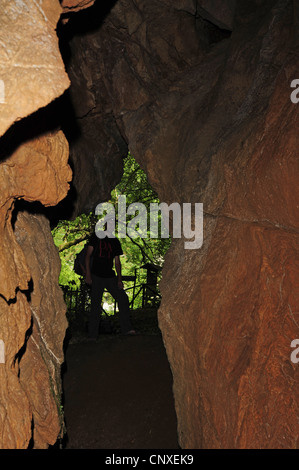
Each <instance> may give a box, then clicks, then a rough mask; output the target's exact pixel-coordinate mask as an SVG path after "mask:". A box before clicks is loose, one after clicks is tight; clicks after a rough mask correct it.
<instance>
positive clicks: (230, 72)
mask: <svg viewBox="0 0 299 470" xmlns="http://www.w3.org/2000/svg"><path fill="white" fill-rule="evenodd" d="M29 3H30V4H29ZM89 3H92V2H88V1H87V2H85V1H83V2H78V1H74V2H73V1H71V2H67V1H65V2H64V4H63V6H64V8H65V10H64V12H66V13H67V11H68V10H70V9H71V8H73V7H74V8H75V9H78V8H80V7H86V6H88V4H89ZM219 5H220V6H219ZM4 11H5V15H3V19H2V24H1V31H4V33H5V34H4V33H1V41H2V42H1V44H2V43H3V41H5V44H7V45H8V46H7V47H6V48H5V49H4V53H3V56H2V62H1V64H0V71H1V73H0V79H1V80H2V82H0V92H1V95H0V101H1V103H0V106H1V117H0V124H1V125H0V131H1V134H3V133H4V132H5V131H7V129H8V128H9V126H11V125H12V124H13V123H14V122H16V121H17V120H19V119H21V118H23V117H25V116H28V115H29V114H30V113H32V112H34V111H35V110H37V109H38V108H41V107H43V106H45V105H47V104H48V103H50V102H51V101H52V100H53V99H55V98H56V97H58V96H60V95H61V94H62V93H63V92H64V90H65V89H66V88H67V86H68V83H69V81H68V78H67V75H66V73H65V70H64V66H63V62H62V60H61V57H60V55H59V50H58V41H57V37H56V34H55V31H54V30H55V27H56V22H57V20H58V17H59V15H60V13H61V11H62V9H61V7H60V5H59V3H58V1H56V2H50V0H43V1H42V2H25V1H18V2H16V1H13V2H11V1H10V2H5V8H4ZM71 16H72V17H70V16H69V21H68V22H67V24H66V25H65V26H64V28H65V29H63V28H62V29H61V31H60V39H61V41H62V43H63V35H64V37H65V42H66V44H64V47H65V48H64V53H63V56H64V60H65V63H66V66H67V72H68V74H69V78H70V79H71V82H72V87H71V90H70V94H69V97H70V99H71V101H72V106H73V107H74V111H75V117H76V126H75V127H74V128H73V129H72V130H73V132H70V127H69V128H68V132H66V133H67V136H68V140H69V144H70V154H71V165H72V167H73V171H74V180H73V185H74V190H75V192H77V200H76V202H75V206H74V214H73V215H76V214H77V213H79V212H80V211H83V210H90V209H91V208H93V207H94V206H95V205H96V204H97V203H98V202H100V201H101V200H102V199H103V198H105V197H106V195H107V194H109V191H110V189H112V187H113V185H114V184H115V183H116V182H117V179H118V177H119V176H120V173H121V157H122V156H124V155H125V153H126V151H127V148H129V149H130V151H131V152H132V154H133V155H134V156H135V158H136V159H137V160H138V161H139V162H140V164H141V166H142V167H143V168H145V169H146V171H147V173H148V175H149V179H150V182H151V183H152V185H153V187H154V188H155V189H156V190H157V192H158V194H159V196H160V199H161V200H162V201H165V202H168V203H171V202H181V203H183V202H192V203H194V202H202V203H203V204H204V214H205V215H204V243H203V247H202V248H201V249H200V250H186V249H184V240H179V239H175V240H174V241H173V244H172V247H171V249H170V251H169V253H168V255H167V259H166V263H165V268H164V270H163V280H162V283H161V291H162V296H163V301H162V305H161V308H160V311H159V322H160V326H161V330H162V333H163V339H164V343H165V346H166V351H167V355H168V359H169V362H170V366H171V369H172V373H173V378H174V385H173V390H174V397H175V406H176V413H177V418H178V438H179V443H180V446H181V447H182V448H297V447H298V438H299V425H298V420H297V416H298V393H297V388H298V379H299V372H298V371H299V368H298V365H297V364H293V363H292V362H291V360H290V354H291V348H290V343H291V341H292V340H293V339H295V338H297V337H298V336H299V330H298V325H299V318H298V316H299V313H298V301H299V299H298V296H299V289H298V278H299V252H298V249H299V243H298V241H299V239H298V220H299V217H298V216H299V205H298V196H299V194H298V177H299V164H298V162H299V160H298V155H297V152H298V132H297V129H298V109H299V108H298V106H299V105H297V106H296V105H294V104H293V103H292V102H291V101H290V92H291V89H290V83H291V81H292V80H293V79H295V78H298V77H297V76H296V74H297V72H298V19H299V16H298V6H297V3H296V2H295V1H294V2H293V1H292V0H269V1H267V2H260V1H259V0H255V1H252V0H250V1H244V2H234V1H233V0H225V1H223V2H219V1H218V0H211V1H206V0H200V1H198V2H193V1H189V0H176V1H174V2H170V1H169V0H159V1H158V0H153V1H152V2H145V1H141V0H134V1H133V0H119V1H118V2H116V4H115V5H114V7H113V8H112V9H111V10H109V8H108V7H107V5H104V4H103V2H97V3H95V5H94V6H91V7H90V8H88V9H85V10H84V12H82V13H80V15H78V17H77V19H76V15H71ZM76 31H77V35H76V34H75V32H76ZM3 34H4V35H3ZM62 43H61V44H60V46H61V47H62V46H63V44H62ZM36 46H38V47H36ZM1 47H2V45H1ZM62 48H63V47H62ZM68 48H69V51H67V49H68ZM45 111H46V114H47V109H46V110H45ZM23 121H24V120H23ZM23 121H22V122H23ZM25 121H26V120H25ZM27 122H28V121H27ZM29 122H30V121H29ZM34 122H36V121H33V122H31V124H33V123H34ZM25 124H26V122H25ZM69 124H71V123H69ZM26 129H27V131H28V129H29V130H30V132H29V133H28V135H27V134H26ZM21 131H22V132H23V133H22V132H21ZM24 132H25V133H24ZM67 157H68V143H67V141H66V139H65V137H64V135H63V133H62V132H61V131H57V129H56V127H55V126H54V128H53V129H51V130H50V129H49V127H48V128H46V129H44V130H43V132H38V131H37V129H35V128H34V127H31V129H30V128H28V125H27V127H26V125H25V126H24V128H23V127H22V126H20V127H19V126H18V125H15V126H13V127H10V129H9V131H8V132H6V134H5V135H4V137H3V138H2V139H1V164H0V178H1V188H2V191H1V211H0V237H1V240H2V246H3V252H4V253H5V254H6V256H5V257H2V259H1V263H2V264H1V271H0V276H1V278H0V279H1V291H0V293H1V296H0V303H1V309H0V312H1V313H0V316H1V319H0V339H1V340H2V341H4V345H5V362H4V363H1V364H0V374H1V384H2V386H1V392H0V393H1V407H0V429H1V442H0V446H1V447H2V448H26V447H28V446H29V445H33V446H34V447H37V448H44V447H47V446H48V444H52V443H54V442H55V440H56V438H57V436H59V433H60V430H61V427H62V426H63V423H62V420H61V414H60V411H61V409H60V403H59V396H60V379H59V368H60V364H61V361H62V360H63V357H62V342H63V336H64V332H65V328H66V323H65V315H64V313H65V311H64V309H65V307H64V304H63V301H62V294H61V292H60V290H59V288H58V273H59V259H58V255H57V252H56V250H55V248H54V246H53V242H52V240H51V235H50V228H49V225H48V222H47V221H46V220H45V218H44V217H43V216H41V215H38V214H35V215H33V214H30V215H29V212H20V211H18V212H17V213H16V212H15V213H14V219H13V218H12V216H13V208H14V206H15V201H16V200H17V199H19V198H23V199H25V200H27V201H31V202H32V201H36V200H38V201H40V202H41V203H42V204H44V205H55V204H57V202H58V201H59V200H61V199H63V198H64V197H65V195H66V193H67V190H68V181H69V180H70V178H71V174H70V169H69V167H68V165H67Z"/></svg>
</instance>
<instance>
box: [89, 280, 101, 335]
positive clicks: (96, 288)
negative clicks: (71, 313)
mask: <svg viewBox="0 0 299 470" xmlns="http://www.w3.org/2000/svg"><path fill="white" fill-rule="evenodd" d="M103 291H104V284H103V280H102V279H101V278H100V277H97V276H93V275H92V284H91V308H90V314H89V322H88V336H89V338H92V339H96V338H97V336H98V332H99V326H100V315H101V304H102V296H103Z"/></svg>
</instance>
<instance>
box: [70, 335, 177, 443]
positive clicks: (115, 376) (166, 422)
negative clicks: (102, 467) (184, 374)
mask: <svg viewBox="0 0 299 470" xmlns="http://www.w3.org/2000/svg"><path fill="white" fill-rule="evenodd" d="M63 387H64V411H65V420H66V427H67V440H66V444H65V447H66V448H67V449H178V448H179V445H178V442H177V422H176V415H175V411H174V402H173V394H172V374H171V370H170V367H169V363H168V360H167V356H166V352H165V348H164V344H163V341H162V338H161V336H160V335H153V334H152V335H145V334H141V335H138V336H134V337H123V336H120V335H100V337H99V339H98V340H97V341H96V342H87V341H84V340H83V341H81V342H77V343H73V344H69V345H68V347H67V350H66V371H65V373H64V375H63Z"/></svg>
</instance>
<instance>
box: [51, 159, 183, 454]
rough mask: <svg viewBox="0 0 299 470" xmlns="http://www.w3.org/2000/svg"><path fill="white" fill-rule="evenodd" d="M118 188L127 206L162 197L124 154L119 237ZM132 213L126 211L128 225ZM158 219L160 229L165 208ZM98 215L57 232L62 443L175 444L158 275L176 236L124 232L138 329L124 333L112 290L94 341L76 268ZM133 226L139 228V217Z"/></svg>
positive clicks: (126, 273)
mask: <svg viewBox="0 0 299 470" xmlns="http://www.w3.org/2000/svg"><path fill="white" fill-rule="evenodd" d="M120 195H122V196H126V202H127V206H128V207H129V206H130V205H131V204H135V203H137V204H143V205H144V207H145V208H149V207H150V204H151V203H153V202H154V203H158V202H159V199H158V196H157V194H156V193H155V191H154V190H153V189H152V187H151V186H150V184H149V183H148V180H147V177H146V174H145V172H144V171H143V170H142V169H141V168H140V166H139V165H138V164H137V162H136V161H135V159H134V157H133V156H132V155H131V154H130V153H129V154H128V155H127V156H126V157H125V158H124V162H123V176H122V178H121V181H120V182H119V184H118V185H117V186H116V187H115V188H114V189H113V190H112V191H111V197H110V200H109V201H107V203H108V204H111V205H112V206H113V207H115V209H116V212H115V215H116V227H115V234H116V236H117V232H118V226H117V222H118V220H119V213H118V210H119V207H118V198H119V196H120ZM131 207H132V206H131ZM139 207H140V206H139ZM129 212H130V211H129ZM134 216H135V217H136V214H133V213H131V214H128V218H127V222H128V224H129V223H130V221H132V220H133V218H134ZM148 217H149V218H150V213H148ZM158 218H159V220H158V226H159V228H160V225H161V214H158ZM98 221H99V216H98V215H96V214H95V213H94V212H93V213H88V214H81V215H80V216H78V217H77V218H76V219H75V220H74V221H60V222H59V223H58V225H57V226H56V227H55V228H54V229H53V231H52V235H53V237H54V242H55V244H56V246H57V247H58V249H59V253H60V259H61V273H60V279H59V281H60V285H61V287H62V289H63V291H64V295H65V301H66V305H67V317H68V321H69V328H68V331H67V337H66V348H65V371H64V374H63V389H64V413H65V422H66V437H65V444H64V445H65V447H66V448H112V449H117V448H118V449H120V448H128V449H129V448H132V449H133V448H134V449H138V448H178V443H177V422H176V414H175V410H174V400H173V392H172V374H171V370H170V366H169V363H168V358H167V355H166V351H165V348H164V344H163V340H162V335H161V331H160V329H159V326H158V319H157V310H158V307H159V304H160V301H161V294H160V292H159V279H160V277H161V271H162V266H163V263H164V255H165V253H166V251H167V250H168V248H169V246H170V244H171V238H170V236H168V237H164V238H152V237H150V236H148V237H146V236H143V237H133V236H132V233H131V232H130V231H129V230H127V231H126V235H127V236H126V237H125V238H121V239H120V241H121V246H122V249H123V252H124V257H123V258H124V259H123V260H121V262H122V275H123V278H124V279H123V280H124V289H125V291H126V292H127V295H128V297H129V301H130V307H131V309H130V310H131V320H132V324H133V326H134V328H135V329H136V330H137V332H138V334H137V335H134V336H126V335H122V334H120V325H119V315H118V309H117V305H116V304H115V301H114V299H113V298H112V297H111V296H110V294H109V293H108V292H107V293H104V296H103V302H102V311H101V312H99V315H100V316H101V321H100V328H99V335H98V339H97V340H96V341H94V342H90V341H89V340H88V336H87V326H88V317H89V309H90V289H89V288H88V286H86V284H85V280H84V278H83V276H81V277H80V276H78V275H77V274H76V273H75V272H74V261H75V257H76V254H77V253H78V252H80V251H81V250H82V248H83V246H84V245H85V244H86V243H87V240H88V239H89V238H90V236H91V235H92V233H94V230H95V227H96V224H97V222H98ZM134 228H135V229H136V231H138V229H139V224H137V225H135V227H134ZM149 231H150V228H149ZM159 233H161V231H159ZM143 235H144V234H143ZM149 235H150V233H149Z"/></svg>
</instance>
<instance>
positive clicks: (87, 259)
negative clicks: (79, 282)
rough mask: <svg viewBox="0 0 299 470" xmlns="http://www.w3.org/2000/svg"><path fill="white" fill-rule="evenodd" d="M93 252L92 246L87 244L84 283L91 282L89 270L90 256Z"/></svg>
mask: <svg viewBox="0 0 299 470" xmlns="http://www.w3.org/2000/svg"><path fill="white" fill-rule="evenodd" d="M92 253H93V246H91V245H88V247H87V250H86V256H85V282H86V284H89V285H90V284H91V283H92V280H91V271H90V257H91V255H92Z"/></svg>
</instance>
